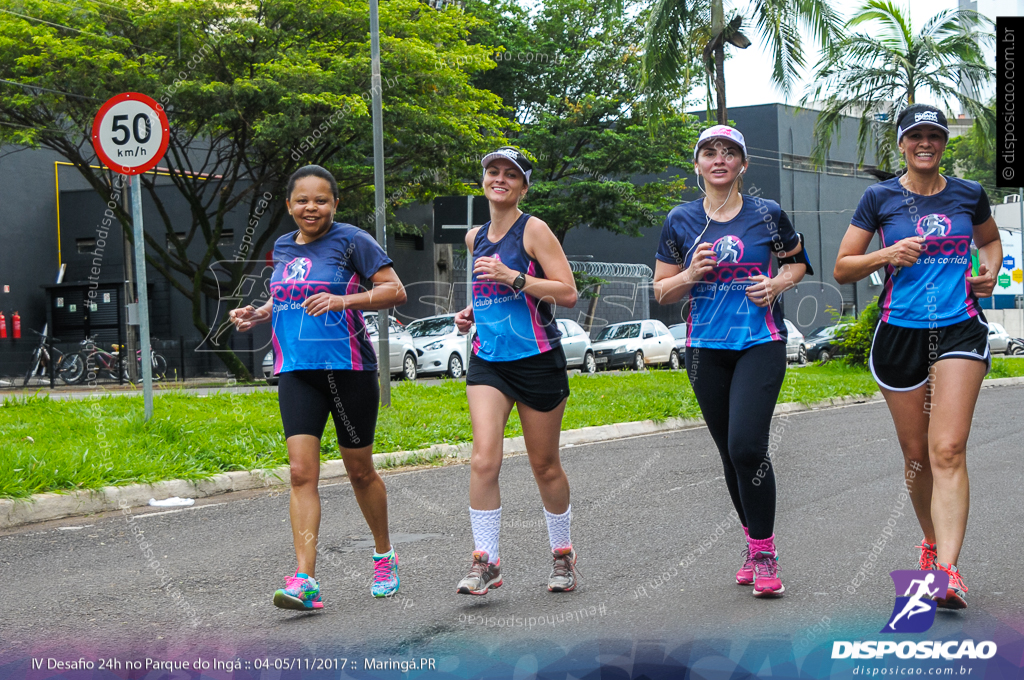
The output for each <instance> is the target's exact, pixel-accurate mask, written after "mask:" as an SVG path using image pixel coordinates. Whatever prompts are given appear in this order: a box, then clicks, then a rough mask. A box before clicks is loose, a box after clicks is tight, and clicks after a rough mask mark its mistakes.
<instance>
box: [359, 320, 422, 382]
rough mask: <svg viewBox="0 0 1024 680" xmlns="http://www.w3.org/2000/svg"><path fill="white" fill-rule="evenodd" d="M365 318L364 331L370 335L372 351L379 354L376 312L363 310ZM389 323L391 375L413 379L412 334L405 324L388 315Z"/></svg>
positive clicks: (414, 360) (413, 354)
mask: <svg viewBox="0 0 1024 680" xmlns="http://www.w3.org/2000/svg"><path fill="white" fill-rule="evenodd" d="M363 318H364V319H366V332H367V333H369V335H370V344H372V345H373V351H374V352H376V353H377V356H378V357H379V356H380V335H379V334H378V330H377V312H363ZM388 318H389V319H390V320H391V325H390V326H388V350H389V351H388V354H389V356H390V358H391V375H392V376H394V375H397V376H398V377H399V378H400V379H401V378H404V379H406V380H415V379H416V375H417V371H416V363H417V360H416V345H415V343H414V342H413V340H412V335H410V333H409V331H408V330H406V328H405V326H403V325H402V323H401V322H400V321H399V320H398V319H396V318H395V317H393V316H389V317H388Z"/></svg>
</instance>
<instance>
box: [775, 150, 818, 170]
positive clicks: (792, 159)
mask: <svg viewBox="0 0 1024 680" xmlns="http://www.w3.org/2000/svg"><path fill="white" fill-rule="evenodd" d="M782 169H783V170H799V171H800V172H818V169H817V168H815V167H814V163H813V162H811V159H810V157H809V156H794V155H793V154H791V153H784V154H782Z"/></svg>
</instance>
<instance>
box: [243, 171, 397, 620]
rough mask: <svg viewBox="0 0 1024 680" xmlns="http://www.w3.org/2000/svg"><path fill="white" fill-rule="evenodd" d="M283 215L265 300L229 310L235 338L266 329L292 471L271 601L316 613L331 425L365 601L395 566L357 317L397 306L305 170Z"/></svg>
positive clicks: (364, 249)
mask: <svg viewBox="0 0 1024 680" xmlns="http://www.w3.org/2000/svg"><path fill="white" fill-rule="evenodd" d="M286 204H287V206H288V211H289V212H290V213H291V216H292V218H293V219H294V220H295V224H296V225H297V226H298V230H297V231H293V232H291V233H290V234H285V235H284V236H282V237H281V238H279V239H277V242H276V243H275V244H274V274H273V276H272V277H271V283H270V292H271V300H269V301H268V302H267V304H266V305H264V306H263V307H261V308H259V309H254V308H253V307H251V306H250V307H244V308H240V309H235V310H232V312H231V320H232V321H233V322H234V323H235V326H236V328H237V329H238V330H239V331H247V330H249V329H251V328H252V327H253V326H256V325H257V324H261V323H265V322H267V321H273V329H274V332H273V342H274V373H275V375H279V376H280V378H279V383H278V388H277V392H278V401H279V402H280V407H281V420H282V421H283V423H284V436H285V442H286V444H287V446H288V461H289V463H290V465H291V502H290V505H289V512H290V515H291V523H292V538H293V539H294V542H295V556H296V558H297V559H298V568H297V569H296V570H295V574H294V575H293V576H289V577H287V578H286V579H285V587H284V588H282V589H280V590H278V591H277V592H275V593H274V604H275V605H277V606H278V607H282V608H284V609H302V610H307V609H321V608H322V607H323V601H322V598H321V593H320V584H319V583H318V582H317V580H316V577H315V573H316V547H317V544H318V535H319V531H320V493H319V490H318V488H317V484H318V482H319V478H320V439H321V437H322V436H323V433H324V426H325V425H326V424H327V416H328V414H330V415H331V416H332V417H333V418H334V427H335V429H336V430H337V433H338V446H339V447H340V448H341V456H342V459H343V460H344V462H345V470H346V471H347V472H348V479H349V482H351V484H352V490H353V491H354V492H355V497H356V501H357V502H358V503H359V507H360V509H361V510H362V511H363V517H365V518H366V522H367V524H369V526H370V531H371V532H372V533H373V540H374V544H375V548H376V552H375V553H374V555H373V561H374V568H373V572H374V580H373V584H372V586H371V588H370V590H371V592H372V593H373V595H374V596H376V597H386V596H388V595H391V594H393V593H395V592H396V591H397V590H398V585H399V583H398V557H397V556H396V555H395V551H394V549H393V548H392V547H391V540H390V538H389V536H388V500H387V491H386V490H385V488H384V482H383V480H381V478H380V476H379V475H378V474H377V471H376V469H375V468H374V466H373V455H372V454H373V433H374V428H375V427H376V424H377V403H378V401H379V387H378V385H377V355H376V353H375V352H374V349H373V345H371V344H370V340H369V338H368V336H367V334H366V324H365V323H364V321H363V315H362V310H381V309H385V310H386V309H388V308H390V307H394V306H396V305H400V304H402V303H404V302H405V298H406V296H405V288H404V287H403V286H402V282H401V281H400V280H399V279H398V275H397V274H396V273H395V270H394V268H393V267H392V262H391V260H390V259H389V258H388V256H387V255H386V254H385V253H384V250H383V249H382V248H381V247H380V246H379V245H377V242H376V241H374V240H373V238H372V237H371V236H370V235H369V234H367V233H366V232H365V231H363V230H362V229H359V228H357V227H354V226H352V225H351V224H342V223H339V222H335V221H334V211H335V210H336V209H337V207H338V183H337V182H336V181H335V179H334V177H333V176H332V175H331V173H329V172H328V171H327V170H325V169H324V168H322V167H320V166H318V165H307V166H306V167H304V168H300V169H299V170H297V171H296V172H295V174H294V175H292V177H291V179H290V180H289V181H288V198H287V200H286ZM366 282H371V283H372V286H371V287H370V288H369V289H367V288H366Z"/></svg>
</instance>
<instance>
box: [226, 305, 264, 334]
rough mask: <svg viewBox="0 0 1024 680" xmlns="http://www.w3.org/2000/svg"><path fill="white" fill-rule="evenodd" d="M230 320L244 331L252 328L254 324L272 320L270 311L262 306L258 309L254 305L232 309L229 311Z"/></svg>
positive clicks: (240, 330) (236, 327) (241, 331)
mask: <svg viewBox="0 0 1024 680" xmlns="http://www.w3.org/2000/svg"><path fill="white" fill-rule="evenodd" d="M228 320H230V321H231V323H233V324H235V330H237V331H239V332H240V333H244V332H245V331H248V330H252V328H253V327H254V326H258V325H260V324H261V323H266V322H267V321H270V313H269V312H267V311H266V310H264V309H263V308H262V307H261V308H259V309H256V308H255V307H253V306H252V305H246V306H245V307H239V308H238V309H232V310H231V311H230V312H228Z"/></svg>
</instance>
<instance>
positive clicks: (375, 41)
mask: <svg viewBox="0 0 1024 680" xmlns="http://www.w3.org/2000/svg"><path fill="white" fill-rule="evenodd" d="M377 2H378V0H370V93H371V94H372V95H373V102H372V105H373V194H374V201H373V203H374V205H375V206H376V209H375V210H374V213H373V214H374V215H375V216H376V218H377V219H376V222H377V242H378V243H379V244H380V247H381V248H383V249H384V252H385V253H387V252H388V234H387V227H386V225H385V222H384V217H385V215H384V212H385V209H384V121H383V119H382V116H383V111H382V104H381V94H382V93H381V82H380V23H379V19H378V16H377ZM389 311H390V308H385V309H382V310H380V311H379V312H377V333H378V335H377V338H378V347H380V351H379V352H378V353H377V354H378V357H377V360H378V362H379V364H378V365H379V366H380V403H381V405H382V406H391V348H390V343H389V342H388V331H389V326H390V325H391V318H390V316H389V314H388V312H389Z"/></svg>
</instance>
